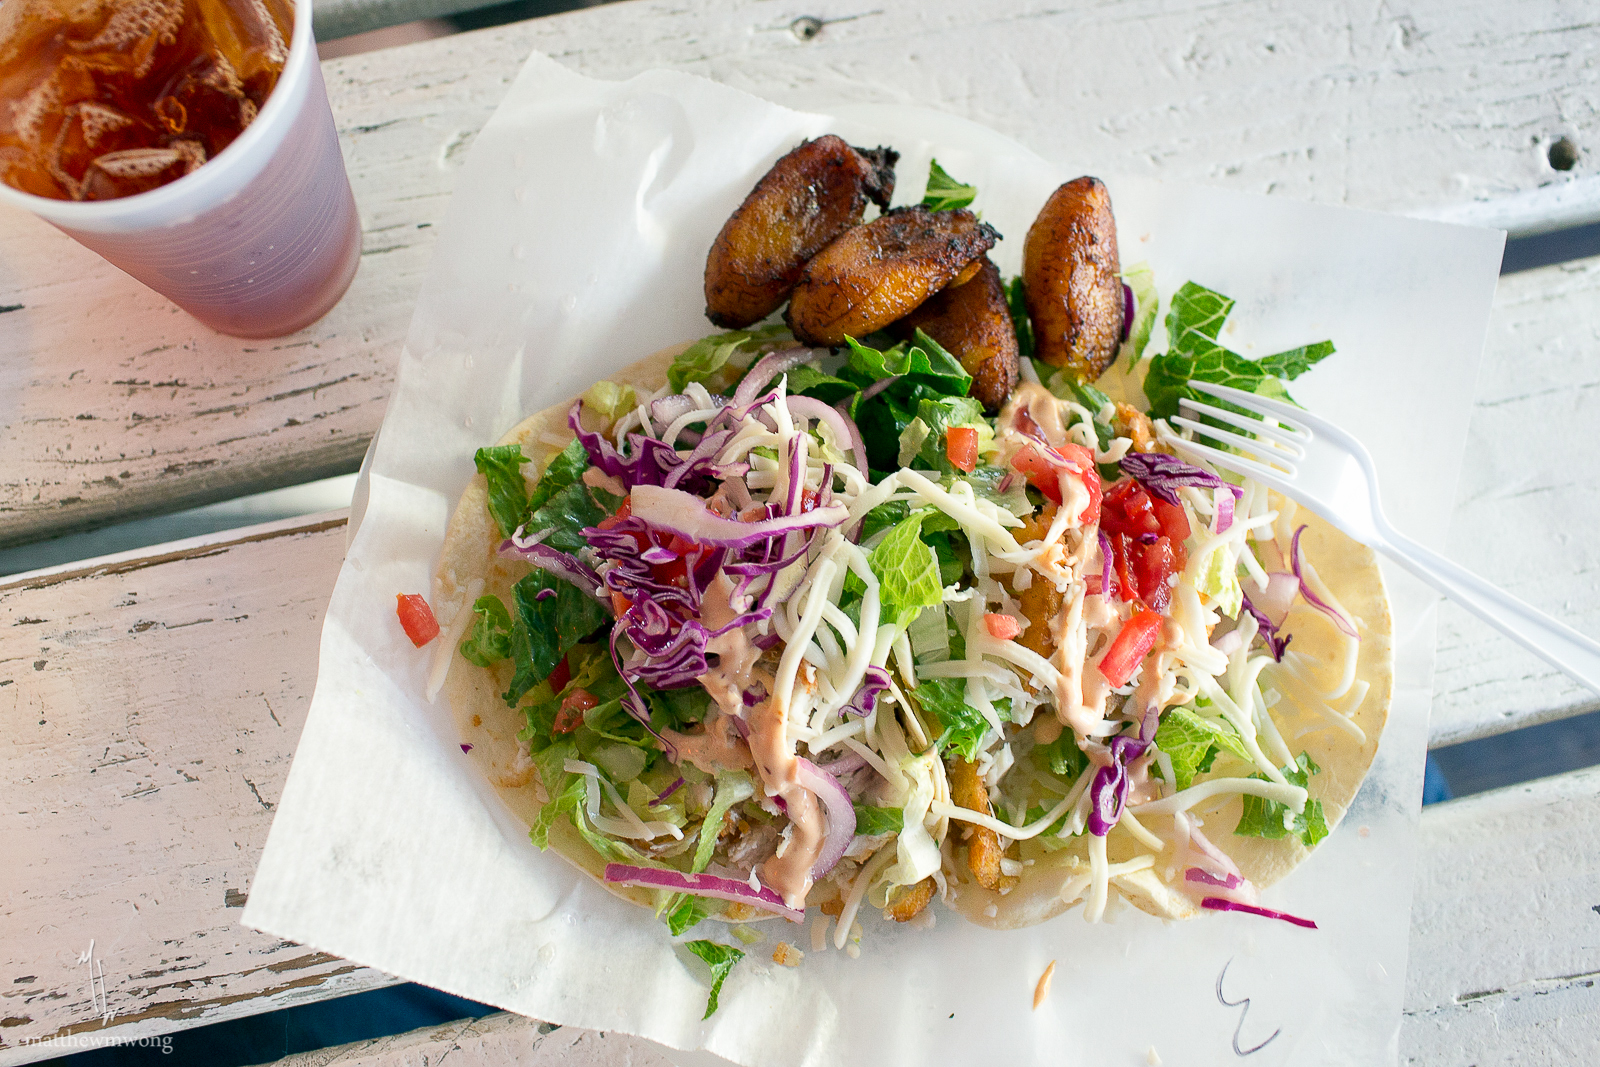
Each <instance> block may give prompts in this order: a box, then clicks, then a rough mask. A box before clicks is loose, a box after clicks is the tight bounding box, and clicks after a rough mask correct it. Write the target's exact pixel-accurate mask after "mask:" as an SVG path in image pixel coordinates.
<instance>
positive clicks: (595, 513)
mask: <svg viewBox="0 0 1600 1067" xmlns="http://www.w3.org/2000/svg"><path fill="white" fill-rule="evenodd" d="M621 506H622V498H621V497H620V496H615V495H613V494H612V493H608V492H606V491H605V490H604V489H596V488H595V487H594V486H592V485H585V484H584V483H583V482H581V481H575V482H573V483H572V484H570V485H568V486H566V487H565V488H564V489H560V490H558V491H556V492H555V493H553V494H552V495H551V496H550V497H549V499H548V500H547V501H545V503H544V504H543V505H542V506H541V507H540V508H539V509H538V510H537V511H535V512H533V513H532V514H530V515H529V516H528V518H527V519H526V520H525V521H524V522H523V525H522V528H523V531H524V533H525V534H534V533H538V532H539V531H541V530H550V531H551V532H550V534H549V536H547V537H545V539H544V541H543V543H544V544H547V545H549V546H550V547H551V548H554V549H557V550H558V551H561V552H567V553H573V552H577V551H579V550H580V549H583V548H585V547H587V546H588V544H589V542H588V541H587V540H586V539H585V538H584V536H583V530H584V527H586V526H598V525H600V522H601V520H603V519H605V518H607V517H609V516H611V515H614V514H615V513H616V510H617V508H619V507H621Z"/></svg>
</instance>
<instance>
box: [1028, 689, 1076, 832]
mask: <svg viewBox="0 0 1600 1067" xmlns="http://www.w3.org/2000/svg"><path fill="white" fill-rule="evenodd" d="M1042 714H1049V711H1048V709H1046V710H1045V711H1044V712H1042ZM1033 752H1034V756H1035V757H1036V758H1037V759H1038V760H1039V762H1040V764H1041V765H1043V766H1044V767H1047V768H1049V771H1050V773H1051V774H1052V775H1054V776H1055V777H1057V778H1059V779H1061V780H1063V781H1067V782H1075V781H1077V780H1078V775H1080V774H1082V773H1083V772H1084V770H1085V769H1086V768H1087V767H1088V766H1089V757H1088V756H1086V755H1084V754H1083V750H1082V749H1081V748H1079V747H1078V741H1077V735H1075V734H1074V733H1073V732H1072V731H1071V730H1062V731H1061V736H1059V737H1057V738H1056V739H1055V740H1054V741H1052V742H1050V743H1049V744H1048V745H1039V746H1037V747H1035V748H1034V750H1033ZM1040 814H1041V815H1042V814H1043V812H1040Z"/></svg>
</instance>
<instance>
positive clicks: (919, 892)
mask: <svg viewBox="0 0 1600 1067" xmlns="http://www.w3.org/2000/svg"><path fill="white" fill-rule="evenodd" d="M932 899H933V877H932V876H931V875H930V876H929V877H927V878H924V879H923V880H922V881H920V882H918V883H917V884H916V885H913V886H908V887H907V888H906V889H904V890H902V891H901V893H900V895H899V896H897V897H895V898H894V900H892V901H890V902H889V906H888V907H886V908H884V909H883V914H884V917H885V918H888V919H893V920H894V921H895V922H897V923H908V922H910V921H911V920H912V919H915V918H916V917H917V916H918V915H919V914H921V912H922V909H923V908H926V907H927V906H928V901H930V900H932Z"/></svg>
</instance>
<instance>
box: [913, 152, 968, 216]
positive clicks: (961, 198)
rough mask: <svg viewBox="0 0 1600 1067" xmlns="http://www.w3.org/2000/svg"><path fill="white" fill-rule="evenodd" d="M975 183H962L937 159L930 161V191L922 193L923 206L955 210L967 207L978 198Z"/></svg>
mask: <svg viewBox="0 0 1600 1067" xmlns="http://www.w3.org/2000/svg"><path fill="white" fill-rule="evenodd" d="M977 196H978V189H977V186H974V185H962V184H961V183H960V182H958V181H956V180H955V179H954V178H952V177H950V175H948V174H946V173H945V172H944V168H943V167H941V166H939V161H938V160H937V159H935V160H932V161H930V162H929V163H928V191H927V192H925V193H923V194H922V206H923V207H925V208H927V209H928V210H929V211H954V210H955V209H956V208H961V207H966V206H967V205H968V204H970V203H972V201H973V200H975V199H977Z"/></svg>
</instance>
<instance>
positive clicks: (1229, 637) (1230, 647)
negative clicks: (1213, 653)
mask: <svg viewBox="0 0 1600 1067" xmlns="http://www.w3.org/2000/svg"><path fill="white" fill-rule="evenodd" d="M1243 646H1244V634H1242V633H1241V632H1239V630H1238V629H1237V628H1235V629H1232V630H1229V631H1228V632H1227V633H1225V634H1218V635H1217V636H1216V637H1213V638H1212V639H1211V647H1212V648H1214V649H1216V650H1217V651H1218V652H1221V653H1222V654H1223V655H1224V656H1232V655H1233V654H1234V653H1235V652H1237V651H1239V649H1240V648H1241V647H1243Z"/></svg>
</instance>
